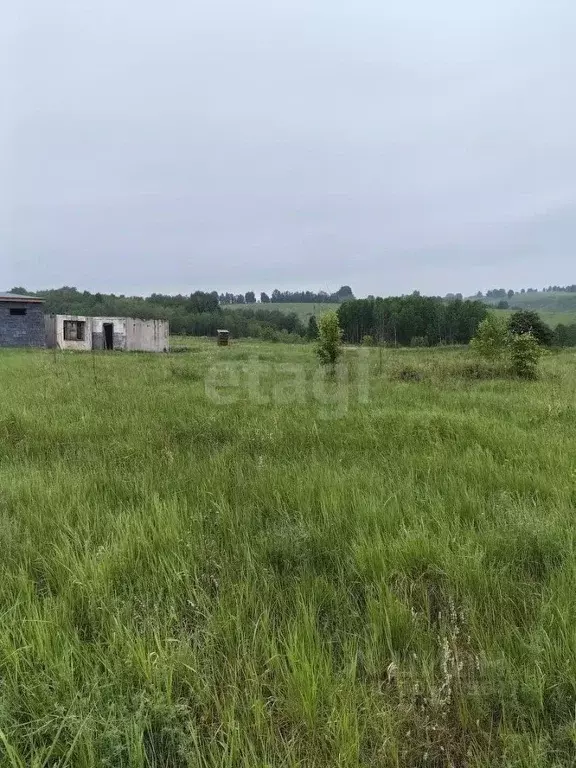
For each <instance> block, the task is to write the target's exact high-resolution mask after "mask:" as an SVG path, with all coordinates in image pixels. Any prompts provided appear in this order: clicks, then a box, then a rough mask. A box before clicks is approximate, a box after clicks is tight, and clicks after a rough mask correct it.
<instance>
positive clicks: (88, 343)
mask: <svg viewBox="0 0 576 768" xmlns="http://www.w3.org/2000/svg"><path fill="white" fill-rule="evenodd" d="M65 320H72V321H74V322H76V323H77V322H83V323H86V327H85V333H84V341H69V340H67V339H65V338H64V321H65ZM46 343H47V344H48V346H49V347H50V348H52V347H57V348H58V349H75V350H77V351H86V350H90V349H92V318H91V317H86V316H85V315H47V316H46Z"/></svg>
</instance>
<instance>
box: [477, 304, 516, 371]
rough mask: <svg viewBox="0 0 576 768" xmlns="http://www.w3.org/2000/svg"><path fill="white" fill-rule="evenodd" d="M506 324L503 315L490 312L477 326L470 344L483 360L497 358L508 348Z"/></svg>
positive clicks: (502, 355) (501, 356)
mask: <svg viewBox="0 0 576 768" xmlns="http://www.w3.org/2000/svg"><path fill="white" fill-rule="evenodd" d="M508 341H509V332H508V324H507V322H506V320H505V319H504V318H503V317H500V316H499V315H496V314H494V312H491V313H490V314H489V315H488V316H487V317H486V318H485V319H484V320H482V322H481V323H480V325H479V326H478V330H477V331H476V335H475V336H474V338H473V339H472V341H471V342H470V346H471V347H472V349H473V350H474V352H476V353H477V354H478V355H479V356H480V357H483V358H484V359H485V360H499V359H501V358H503V357H504V355H505V354H506V352H507V349H508Z"/></svg>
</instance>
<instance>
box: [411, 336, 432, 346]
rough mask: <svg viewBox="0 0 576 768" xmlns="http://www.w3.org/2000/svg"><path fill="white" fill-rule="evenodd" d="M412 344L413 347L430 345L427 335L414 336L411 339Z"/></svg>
mask: <svg viewBox="0 0 576 768" xmlns="http://www.w3.org/2000/svg"><path fill="white" fill-rule="evenodd" d="M410 346H411V347H427V346H428V338H427V336H413V337H412V338H411V339H410Z"/></svg>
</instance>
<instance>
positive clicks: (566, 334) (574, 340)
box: [554, 323, 576, 347]
mask: <svg viewBox="0 0 576 768" xmlns="http://www.w3.org/2000/svg"><path fill="white" fill-rule="evenodd" d="M554 344H555V345H556V346H558V347H576V323H571V324H570V325H565V324H564V323H559V324H558V325H557V326H556V329H555V331H554Z"/></svg>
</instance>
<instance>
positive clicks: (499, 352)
mask: <svg viewBox="0 0 576 768" xmlns="http://www.w3.org/2000/svg"><path fill="white" fill-rule="evenodd" d="M470 346H471V347H472V349H473V350H474V351H475V352H476V353H477V354H478V355H479V356H480V357H482V358H484V359H485V360H490V361H495V362H498V361H502V362H506V363H507V365H508V366H509V369H510V371H511V372H512V373H513V374H514V375H515V376H519V377H521V378H523V379H535V378H536V376H537V371H538V361H539V360H540V357H541V355H542V347H541V345H540V343H539V341H538V339H537V337H536V336H535V335H534V334H533V333H531V332H530V331H527V332H522V333H514V332H512V331H510V330H509V323H508V322H506V320H504V319H503V318H501V317H498V316H497V315H495V314H493V313H492V314H490V315H488V317H487V318H486V319H485V320H483V321H482V322H481V323H480V325H479V327H478V331H477V333H476V336H474V338H473V339H472V341H471V342H470Z"/></svg>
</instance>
